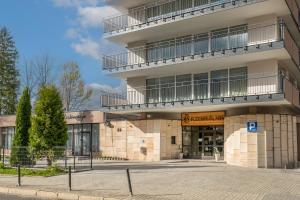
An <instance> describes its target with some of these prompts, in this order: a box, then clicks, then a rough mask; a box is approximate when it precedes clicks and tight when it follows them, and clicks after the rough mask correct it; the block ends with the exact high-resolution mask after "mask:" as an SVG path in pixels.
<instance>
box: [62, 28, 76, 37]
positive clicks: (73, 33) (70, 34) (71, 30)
mask: <svg viewBox="0 0 300 200" xmlns="http://www.w3.org/2000/svg"><path fill="white" fill-rule="evenodd" d="M65 35H66V37H67V38H68V39H77V38H79V37H80V31H79V30H78V29H76V28H69V29H68V30H67V31H66V34H65Z"/></svg>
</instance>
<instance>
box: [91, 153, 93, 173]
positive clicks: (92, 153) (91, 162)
mask: <svg viewBox="0 0 300 200" xmlns="http://www.w3.org/2000/svg"><path fill="white" fill-rule="evenodd" d="M90 154H91V163H90V164H91V166H90V167H91V170H92V169H93V152H91V153H90Z"/></svg>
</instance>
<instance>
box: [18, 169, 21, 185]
mask: <svg viewBox="0 0 300 200" xmlns="http://www.w3.org/2000/svg"><path fill="white" fill-rule="evenodd" d="M18 186H19V187H20V186H21V167H20V164H18Z"/></svg>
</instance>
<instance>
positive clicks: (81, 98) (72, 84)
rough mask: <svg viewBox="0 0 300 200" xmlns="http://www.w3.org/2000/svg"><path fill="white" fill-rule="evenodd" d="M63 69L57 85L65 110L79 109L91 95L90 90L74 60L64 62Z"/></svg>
mask: <svg viewBox="0 0 300 200" xmlns="http://www.w3.org/2000/svg"><path fill="white" fill-rule="evenodd" d="M63 69H64V72H63V74H62V76H61V77H60V85H59V87H60V89H61V96H62V99H63V105H64V109H65V111H72V110H80V109H81V108H82V106H83V103H84V102H86V101H87V100H89V98H90V97H91V95H92V90H91V89H89V88H87V87H86V86H85V84H84V82H83V80H82V79H81V75H80V71H79V66H78V64H77V63H76V62H73V61H71V62H68V63H65V64H64V66H63Z"/></svg>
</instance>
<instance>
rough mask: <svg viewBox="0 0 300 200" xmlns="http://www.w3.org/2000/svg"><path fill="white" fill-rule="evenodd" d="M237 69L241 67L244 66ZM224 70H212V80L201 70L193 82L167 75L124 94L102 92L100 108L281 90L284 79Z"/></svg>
mask: <svg viewBox="0 0 300 200" xmlns="http://www.w3.org/2000/svg"><path fill="white" fill-rule="evenodd" d="M238 69H239V70H241V69H242V70H243V68H238ZM226 71H227V70H219V71H216V74H212V73H211V77H214V78H211V79H207V77H206V75H207V74H206V75H205V73H204V74H201V75H200V76H199V75H194V79H193V81H192V80H189V81H186V78H185V81H178V82H177V81H174V77H173V78H172V77H166V78H164V80H160V81H157V80H152V81H151V82H148V81H147V84H148V85H147V86H146V87H136V88H132V89H128V90H127V95H125V96H121V95H119V94H107V95H103V96H102V101H101V102H102V107H111V106H124V105H143V104H158V103H174V102H181V101H190V100H205V99H220V98H226V97H241V96H242V97H243V96H251V95H266V94H278V93H282V92H283V83H284V81H283V80H284V78H283V77H282V76H281V75H265V76H262V75H260V76H259V75H258V74H252V75H247V74H245V73H241V72H242V71H240V73H239V74H237V75H236V76H229V77H228V76H226ZM201 76H202V77H201ZM177 79H178V78H176V80H177ZM183 80H184V79H183ZM155 82H156V83H158V84H155ZM151 84H153V85H151Z"/></svg>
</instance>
